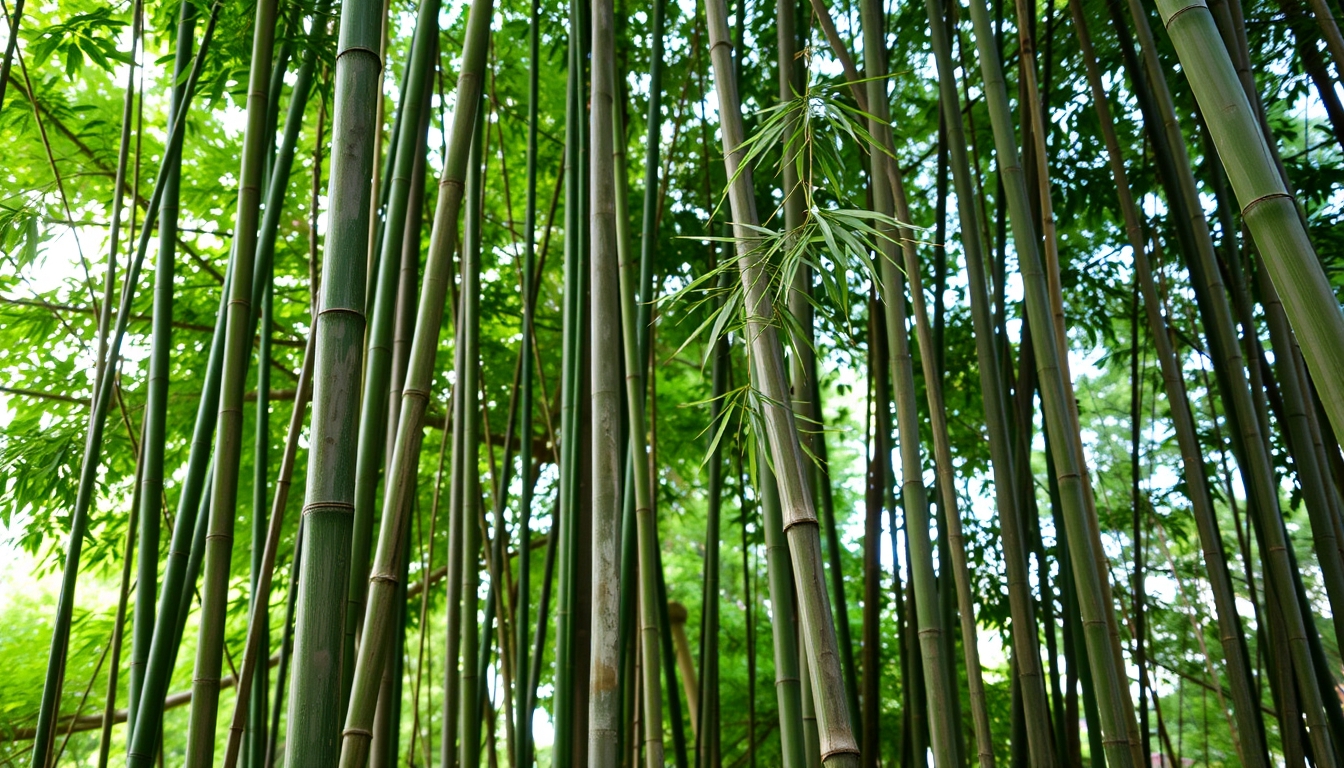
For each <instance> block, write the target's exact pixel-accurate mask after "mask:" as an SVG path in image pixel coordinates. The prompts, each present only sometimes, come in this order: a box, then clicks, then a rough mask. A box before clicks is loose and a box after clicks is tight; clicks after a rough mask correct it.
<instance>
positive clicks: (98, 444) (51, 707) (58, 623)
mask: <svg viewBox="0 0 1344 768" xmlns="http://www.w3.org/2000/svg"><path fill="white" fill-rule="evenodd" d="M218 11H219V5H218V4H217V3H216V4H215V5H214V6H212V8H211V17H210V18H211V23H210V24H209V26H207V28H206V34H205V38H204V40H203V41H202V43H201V51H200V53H198V55H197V57H196V60H195V62H194V63H193V65H192V71H191V76H190V78H189V79H188V87H187V94H188V96H187V98H186V99H185V100H184V104H183V107H182V110H181V112H180V113H179V114H178V115H177V116H176V118H175V119H174V121H173V124H172V127H171V128H170V130H169V132H168V141H167V146H168V148H169V151H168V152H166V153H165V162H166V163H169V164H170V163H171V162H172V160H173V158H174V156H175V155H176V154H177V153H179V152H180V150H181V144H180V142H179V141H178V137H179V136H180V134H181V133H182V131H183V130H184V129H183V124H184V122H185V120H184V119H183V118H182V114H183V113H185V112H186V110H187V107H188V105H189V103H190V98H191V94H192V92H193V90H194V87H195V83H196V81H197V80H199V78H200V72H201V67H202V65H203V61H204V53H205V52H206V51H207V50H208V49H209V45H208V42H209V39H210V37H211V35H212V34H213V32H214V24H215V21H216V20H217V19H218ZM163 181H164V179H163V175H162V174H160V177H159V179H158V180H157V181H156V182H155V186H154V192H153V193H152V194H151V196H150V203H149V207H148V211H147V212H146V214H145V226H144V228H143V229H142V230H141V231H140V239H139V242H138V243H137V246H136V253H135V256H134V257H133V258H132V259H131V260H130V266H129V268H128V269H127V272H126V286H127V287H128V290H125V291H122V296H121V306H120V308H119V311H118V312H117V323H116V329H115V331H114V332H113V334H112V336H111V342H110V343H109V345H108V350H107V362H106V364H105V365H104V369H105V370H113V371H114V370H116V367H117V362H118V361H119V360H120V356H121V343H122V340H123V338H124V337H125V335H126V326H127V323H128V322H129V320H130V316H131V312H130V307H131V302H132V300H133V299H134V296H135V291H134V290H132V289H131V286H135V285H136V284H137V283H138V280H139V277H140V271H141V268H142V267H143V265H144V261H145V253H146V251H147V249H148V247H149V236H150V234H149V233H150V232H151V230H152V227H151V226H150V225H151V224H152V223H153V221H154V220H155V217H156V216H157V215H158V211H159V206H160V205H161V204H162V200H163ZM115 380H116V376H104V377H103V378H102V379H101V380H100V381H99V383H98V392H97V396H96V398H95V399H94V401H93V407H92V408H91V409H90V410H89V419H88V433H87V436H86V441H85V448H84V458H83V461H82V463H81V466H80V476H79V490H78V493H77V496H76V499H75V507H74V509H73V510H72V511H71V522H70V540H69V544H68V545H67V546H66V548H65V563H64V568H63V572H62V575H61V587H60V593H59V596H58V598H57V602H56V617H55V621H54V622H53V624H54V627H53V630H52V636H51V652H50V653H49V654H48V657H47V672H46V677H45V679H44V681H43V688H42V701H41V704H40V707H39V710H38V717H37V726H36V729H35V730H36V733H35V737H34V740H33V755H32V760H31V765H32V766H33V768H46V766H47V763H48V761H49V759H50V757H51V749H52V746H53V744H52V739H53V738H54V737H55V728H56V718H57V714H58V709H59V703H60V699H61V688H62V684H63V683H64V678H65V660H66V655H67V653H68V651H69V644H70V627H71V622H72V620H73V615H74V601H75V584H76V581H77V579H78V576H79V562H80V555H81V551H82V549H83V544H84V538H85V533H86V531H87V529H88V524H89V508H90V507H91V506H92V503H93V495H94V490H95V483H96V480H97V475H98V466H99V464H100V463H101V462H100V458H101V453H102V448H103V445H102V442H103V441H102V436H103V431H104V427H105V426H106V424H107V413H108V409H109V406H110V404H111V402H112V392H113V389H114V382H115Z"/></svg>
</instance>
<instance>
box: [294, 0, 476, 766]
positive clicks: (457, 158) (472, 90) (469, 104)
mask: <svg viewBox="0 0 1344 768" xmlns="http://www.w3.org/2000/svg"><path fill="white" fill-rule="evenodd" d="M493 13H494V3H493V0H472V4H471V8H470V11H469V13H468V17H467V29H466V36H465V42H464V45H463V51H462V69H461V71H460V73H459V75H458V81H457V104H458V105H459V107H458V108H457V109H456V110H455V111H454V112H453V123H452V133H451V134H450V136H449V145H448V150H447V154H446V157H445V162H444V170H443V175H442V177H441V178H440V180H439V197H438V201H437V203H436V205H435V211H434V224H433V229H432V231H431V233H430V244H429V251H428V256H427V259H426V262H425V274H424V281H423V283H422V286H421V289H420V299H419V308H418V312H417V316H416V322H415V334H414V337H413V340H412V342H411V352H410V362H409V365H408V368H407V371H406V382H405V385H404V387H403V389H402V399H401V414H400V418H399V420H398V423H397V435H396V442H395V444H394V445H393V450H392V456H391V461H390V464H389V466H388V472H387V479H386V482H385V488H384V497H383V521H382V524H381V526H380V531H379V536H378V547H377V551H376V553H375V555H374V564H373V567H372V569H371V570H370V575H369V592H368V602H367V603H366V604H365V609H364V635H363V640H362V642H361V643H360V646H359V655H358V657H357V659H355V660H354V663H355V674H354V681H353V684H352V687H351V693H350V705H349V709H348V710H347V712H346V716H345V722H346V728H345V734H344V737H343V738H342V741H341V747H340V760H341V764H342V765H350V766H362V765H363V764H364V760H365V759H366V757H367V754H368V749H369V740H370V736H371V733H370V730H369V729H370V727H371V726H372V724H373V717H374V711H375V708H376V705H377V699H378V689H379V685H380V683H381V680H382V676H383V667H384V665H385V664H386V663H387V656H388V653H389V651H390V650H391V646H392V641H393V630H394V627H393V626H392V625H393V623H394V619H395V617H396V615H397V610H396V609H397V606H396V599H395V598H396V587H397V583H398V581H399V580H400V578H401V576H400V567H399V566H400V563H401V558H402V557H404V553H403V552H402V551H401V550H402V548H403V541H404V539H405V538H406V536H405V532H406V530H407V526H408V525H409V524H410V522H411V516H410V512H411V508H412V502H413V501H414V497H415V488H416V475H417V472H416V470H417V468H418V466H419V459H420V447H421V443H422V441H423V439H424V420H425V411H426V409H427V408H428V406H429V397H430V394H431V388H432V383H433V375H434V359H435V353H436V351H437V348H438V343H439V330H440V327H441V325H442V322H443V313H444V307H445V302H446V299H447V298H448V289H449V285H450V283H451V267H452V258H453V253H454V251H455V250H456V247H457V240H458V236H457V228H458V222H459V219H460V218H461V214H462V207H463V192H464V182H465V177H466V171H467V165H468V155H469V153H470V149H471V142H472V135H473V133H474V132H475V131H474V127H475V125H476V122H477V113H478V112H479V110H480V102H481V86H482V80H483V74H482V73H483V71H484V68H485V54H486V51H487V49H488V47H489V42H490V39H489V36H490V22H491V17H492V15H493ZM411 143H412V144H414V143H415V142H411ZM366 182H367V180H366ZM364 186H365V187H367V186H368V185H367V183H365V185H364ZM366 202H367V201H366ZM365 208H366V209H367V206H365ZM324 285H326V282H325V281H324ZM459 338H460V334H459ZM463 386H466V384H465V382H463V383H461V385H460V386H459V387H458V388H457V393H456V396H455V397H454V400H455V401H456V400H459V399H461V398H462V397H463V396H464V394H465V393H464V391H463V389H462V387H463ZM459 413H461V411H459ZM474 525H475V520H474V519H472V520H470V521H467V522H466V525H465V526H464V527H474ZM309 551H311V550H309ZM468 569H472V570H474V569H475V560H474V559H473V560H472V561H471V563H470V564H469V565H464V567H463V570H464V571H465V570H468ZM450 577H451V574H450ZM469 658H471V657H469ZM448 663H450V664H451V663H453V662H452V660H451V659H450V660H449V662H448ZM445 732H450V731H448V725H447V724H446V725H445ZM445 749H447V742H446V740H445Z"/></svg>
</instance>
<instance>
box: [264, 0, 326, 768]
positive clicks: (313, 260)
mask: <svg viewBox="0 0 1344 768" xmlns="http://www.w3.org/2000/svg"><path fill="white" fill-rule="evenodd" d="M314 21H320V23H321V24H322V28H323V29H324V30H325V29H326V28H327V22H326V21H325V19H316V18H315V19H314ZM319 91H320V92H321V96H320V98H319V99H318V106H317V126H316V129H315V130H314V137H313V158H312V168H313V180H312V184H311V185H310V187H309V190H310V191H309V198H308V199H309V207H308V295H309V310H308V311H309V313H310V314H311V315H313V316H314V317H315V316H316V314H317V307H318V302H317V292H318V280H319V277H318V271H317V243H318V236H317V216H318V204H317V201H318V196H319V193H320V192H321V189H322V147H323V145H324V142H323V139H324V137H323V129H324V128H325V122H326V117H327V98H326V94H325V92H324V91H323V90H322V89H319ZM310 338H311V334H310ZM302 565H303V517H302V515H300V517H299V528H298V530H297V531H296V532H295V534H294V557H293V559H292V560H291V561H290V564H289V586H288V589H287V590H286V595H287V599H286V601H285V618H284V621H283V623H282V624H281V625H280V627H281V629H280V648H279V649H278V650H277V651H276V655H278V656H279V657H280V658H279V669H278V670H276V674H275V700H274V701H273V702H272V706H271V725H270V728H269V729H268V730H267V732H266V763H265V766H266V767H267V768H269V766H273V765H275V756H276V752H277V750H278V748H279V741H280V710H281V705H282V704H283V703H284V701H285V692H286V691H288V690H289V688H288V687H287V686H286V682H287V678H288V674H289V664H290V659H291V656H292V652H293V638H294V613H295V608H296V606H297V605H298V597H299V572H300V570H301V568H302Z"/></svg>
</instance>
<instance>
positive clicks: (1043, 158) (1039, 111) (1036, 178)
mask: <svg viewBox="0 0 1344 768" xmlns="http://www.w3.org/2000/svg"><path fill="white" fill-rule="evenodd" d="M1015 5H1016V9H1017V15H1018V25H1017V28H1018V46H1019V48H1018V57H1019V60H1020V62H1019V71H1020V73H1021V75H1022V77H1021V79H1020V80H1019V89H1020V92H1021V97H1022V107H1023V115H1024V116H1023V121H1024V131H1025V132H1026V137H1027V138H1025V139H1024V141H1029V142H1030V143H1029V145H1028V147H1027V157H1028V159H1029V162H1030V163H1031V167H1030V168H1029V176H1028V178H1030V179H1031V181H1032V182H1033V183H1034V185H1035V187H1036V193H1037V194H1036V199H1035V202H1036V207H1035V208H1034V209H1033V210H1034V211H1035V212H1036V214H1037V216H1038V218H1039V222H1040V225H1041V235H1042V237H1041V246H1042V250H1041V252H1042V255H1043V257H1044V269H1045V274H1046V288H1047V291H1048V293H1049V299H1050V314H1051V317H1052V319H1053V321H1054V326H1053V329H1054V333H1053V336H1054V339H1055V343H1056V345H1057V348H1058V350H1057V359H1058V362H1059V371H1060V379H1061V380H1062V382H1063V385H1064V398H1063V400H1064V404H1065V405H1066V406H1067V408H1066V410H1067V413H1068V417H1069V423H1070V428H1069V431H1068V432H1067V433H1066V434H1065V437H1066V438H1067V442H1068V443H1069V444H1070V445H1071V446H1072V450H1073V454H1074V459H1073V461H1074V463H1075V464H1076V465H1077V467H1078V468H1079V471H1080V472H1081V474H1080V478H1079V480H1080V483H1079V484H1080V487H1081V489H1082V494H1083V503H1084V513H1085V515H1086V517H1087V519H1088V520H1090V521H1096V520H1097V510H1096V499H1095V498H1094V496H1093V491H1092V483H1091V478H1090V477H1089V475H1088V468H1087V462H1086V456H1085V455H1084V453H1083V445H1082V438H1081V430H1082V427H1081V420H1080V418H1079V415H1078V402H1077V398H1076V396H1075V394H1074V389H1073V376H1072V373H1071V372H1070V370H1069V357H1068V324H1067V321H1066V319H1065V317H1064V298H1063V288H1062V281H1061V277H1060V260H1059V243H1058V238H1057V236H1056V226H1055V214H1054V204H1053V202H1052V200H1051V183H1050V164H1049V157H1050V155H1049V149H1048V147H1047V145H1046V136H1047V135H1048V133H1049V131H1048V130H1047V128H1046V113H1047V110H1048V109H1049V107H1048V97H1049V86H1050V68H1051V58H1052V57H1050V56H1049V55H1048V52H1049V48H1047V57H1046V63H1045V70H1046V72H1045V78H1044V79H1045V90H1046V98H1045V99H1043V98H1042V96H1041V93H1040V91H1041V89H1040V88H1038V86H1037V83H1036V51H1035V46H1036V43H1035V37H1034V26H1035V21H1034V18H1035V8H1034V5H1033V6H1030V7H1029V6H1028V5H1027V0H1017V2H1016V3H1015ZM1047 8H1048V10H1049V11H1050V14H1047V17H1046V25H1047V38H1046V42H1047V46H1049V45H1050V42H1051V40H1052V39H1053V37H1052V36H1053V26H1052V25H1051V23H1050V16H1051V15H1052V13H1053V6H1047ZM1029 19H1030V21H1029ZM1088 534H1089V536H1090V537H1091V540H1092V548H1091V554H1092V555H1093V558H1092V564H1093V567H1094V568H1095V569H1096V572H1097V575H1096V579H1095V581H1096V583H1097V584H1099V585H1100V588H1101V598H1102V604H1103V605H1105V606H1110V607H1111V609H1110V610H1107V611H1105V612H1104V616H1105V619H1106V628H1107V631H1108V633H1109V635H1110V643H1111V659H1112V664H1113V665H1114V668H1115V669H1116V670H1117V674H1118V675H1119V677H1120V684H1119V685H1118V686H1117V687H1115V688H1113V689H1111V690H1113V691H1114V692H1115V693H1116V694H1117V696H1118V699H1117V703H1116V706H1117V707H1118V708H1119V709H1120V710H1121V711H1122V712H1124V713H1125V718H1124V726H1125V730H1126V732H1127V733H1128V736H1129V748H1130V753H1131V756H1132V760H1133V761H1134V763H1135V764H1136V765H1137V764H1140V763H1142V762H1144V760H1145V759H1146V758H1145V757H1144V756H1143V754H1142V750H1141V746H1140V741H1141V739H1140V738H1139V729H1138V722H1137V720H1136V718H1135V716H1134V705H1133V702H1132V700H1131V697H1130V692H1129V686H1128V684H1126V677H1125V662H1124V655H1123V652H1122V645H1121V640H1120V625H1119V623H1118V622H1117V621H1116V618H1115V611H1114V605H1115V600H1114V599H1113V597H1112V594H1111V585H1110V578H1109V575H1110V565H1109V562H1108V561H1107V558H1106V555H1105V549H1104V547H1103V544H1102V541H1101V530H1100V526H1099V525H1090V526H1089V527H1088ZM1102 690H1105V689H1102Z"/></svg>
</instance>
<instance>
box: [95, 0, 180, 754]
mask: <svg viewBox="0 0 1344 768" xmlns="http://www.w3.org/2000/svg"><path fill="white" fill-rule="evenodd" d="M195 14H196V11H195V10H194V7H193V6H191V4H190V3H183V4H182V6H181V8H180V9H179V11H178V18H179V22H178V35H177V46H176V47H177V50H176V53H175V55H174V63H173V72H174V74H175V77H174V82H175V83H179V85H177V86H176V87H174V88H173V89H172V91H171V95H170V96H169V107H168V120H169V121H170V122H171V121H172V120H173V118H174V116H175V115H176V114H177V105H178V104H179V103H180V102H181V101H182V97H183V96H184V95H185V94H184V92H183V91H182V88H183V87H184V86H185V83H181V77H182V75H183V74H184V73H185V72H186V71H187V68H188V67H190V66H191V49H192V33H193V31H194V28H195ZM140 15H141V14H140V13H139V12H137V13H136V15H135V18H136V22H135V23H136V24H137V25H138V24H139V23H140ZM132 57H133V58H134V47H133V48H132ZM135 70H136V67H135V66H134V65H132V66H131V67H130V74H128V75H127V78H128V80H127V97H126V108H125V110H124V111H123V112H122V120H123V121H124V123H123V127H122V136H121V142H122V143H121V148H120V150H119V153H118V154H119V156H118V163H117V169H118V174H117V175H118V178H117V181H116V193H115V195H114V197H113V200H112V231H111V233H110V235H109V240H110V243H111V251H112V253H113V254H115V253H116V250H117V240H118V234H119V233H118V226H119V224H120V220H121V209H122V195H121V190H122V189H123V187H124V186H125V183H126V179H125V158H126V155H127V151H128V150H129V149H130V119H131V96H130V91H131V86H130V80H129V78H131V77H133V76H134V73H135ZM142 98H143V96H142ZM180 170H181V155H180V154H179V156H178V160H177V162H174V163H173V164H172V166H171V167H168V168H165V169H164V171H163V173H165V175H167V176H168V177H169V178H168V180H167V187H166V188H165V189H164V200H163V203H161V204H160V207H159V252H158V256H157V257H156V258H157V261H156V263H155V269H154V318H155V320H154V324H153V327H152V331H151V341H150V359H149V378H148V381H147V384H148V387H147V389H148V393H147V396H146V401H145V419H144V430H145V433H144V439H143V440H142V441H141V443H140V445H141V448H140V451H141V459H140V461H141V464H142V467H141V470H140V476H139V478H138V482H139V484H140V486H141V487H140V489H139V491H140V496H139V501H140V506H141V509H140V510H139V520H140V545H139V550H140V560H139V562H138V563H137V569H136V588H135V590H136V601H135V613H134V617H135V618H134V624H133V627H132V630H131V658H130V666H129V669H128V674H127V693H128V696H129V698H128V704H127V707H126V712H127V721H126V723H127V724H126V731H127V733H131V732H133V731H134V728H135V716H136V712H137V710H138V708H139V705H140V689H141V686H142V684H143V682H144V676H145V663H146V661H147V660H148V658H149V646H150V642H151V640H152V639H153V637H154V599H155V593H156V592H157V591H158V590H157V587H158V583H159V540H160V537H161V529H162V527H163V526H162V523H161V522H160V518H159V513H160V511H161V510H162V505H163V463H164V462H163V455H164V448H165V434H166V421H167V412H168V387H169V381H168V379H169V372H168V365H169V362H170V351H171V346H172V334H173V325H172V323H173V276H174V273H175V272H176V269H175V268H174V256H175V246H176V245H177V237H176V230H177V210H178V197H179V196H178V176H179V173H180ZM132 205H134V203H132ZM150 518H153V519H152V520H151V519H150ZM112 668H116V664H115V663H114V664H113V667H112ZM109 709H110V707H109Z"/></svg>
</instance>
